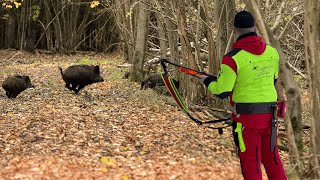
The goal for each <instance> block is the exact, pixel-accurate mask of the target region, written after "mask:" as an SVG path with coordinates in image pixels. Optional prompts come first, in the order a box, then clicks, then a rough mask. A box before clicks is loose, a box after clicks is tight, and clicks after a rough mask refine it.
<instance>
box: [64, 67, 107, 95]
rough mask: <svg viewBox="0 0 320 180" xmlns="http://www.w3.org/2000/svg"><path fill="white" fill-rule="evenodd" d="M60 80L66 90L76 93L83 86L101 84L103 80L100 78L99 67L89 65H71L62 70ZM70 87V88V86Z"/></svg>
mask: <svg viewBox="0 0 320 180" xmlns="http://www.w3.org/2000/svg"><path fill="white" fill-rule="evenodd" d="M58 68H59V69H60V72H61V76H62V79H63V80H64V82H65V83H66V86H65V87H66V88H68V89H70V90H72V91H74V92H75V93H78V92H79V91H80V90H81V89H83V88H84V87H85V86H87V85H89V84H93V83H98V82H103V81H104V79H103V78H102V77H101V76H100V68H99V66H90V65H73V66H69V67H68V68H67V69H65V70H62V68H61V67H58ZM70 85H71V86H70Z"/></svg>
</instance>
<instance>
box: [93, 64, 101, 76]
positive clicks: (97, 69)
mask: <svg viewBox="0 0 320 180" xmlns="http://www.w3.org/2000/svg"><path fill="white" fill-rule="evenodd" d="M94 72H95V73H97V74H99V73H100V67H99V66H98V65H97V66H95V67H94Z"/></svg>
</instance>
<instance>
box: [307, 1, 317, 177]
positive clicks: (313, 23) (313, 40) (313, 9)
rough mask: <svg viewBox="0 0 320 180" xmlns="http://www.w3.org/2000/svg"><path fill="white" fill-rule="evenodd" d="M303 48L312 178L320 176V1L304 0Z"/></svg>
mask: <svg viewBox="0 0 320 180" xmlns="http://www.w3.org/2000/svg"><path fill="white" fill-rule="evenodd" d="M304 8H305V19H304V20H305V22H304V23H305V30H304V33H305V50H306V60H307V69H308V79H309V92H310V108H311V134H310V142H311V144H310V146H311V148H310V169H309V174H311V178H312V179H318V178H320V157H319V154H320V138H319V137H320V121H319V119H320V111H319V110H320V97H319V96H320V84H319V83H320V80H319V76H320V65H319V64H320V35H319V32H320V2H319V1H318V0H310V1H305V3H304Z"/></svg>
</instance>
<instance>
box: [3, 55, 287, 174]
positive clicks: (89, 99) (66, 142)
mask: <svg viewBox="0 0 320 180" xmlns="http://www.w3.org/2000/svg"><path fill="white" fill-rule="evenodd" d="M82 63H85V64H91V63H93V64H100V69H101V73H102V77H104V78H105V82H102V83H97V84H93V85H90V86H87V87H85V88H84V89H83V90H82V91H80V93H79V94H78V95H76V94H74V93H72V92H70V91H69V90H67V89H66V88H65V87H64V82H63V80H62V78H61V75H60V72H59V70H58V68H57V66H61V67H62V68H63V69H64V68H66V67H68V66H69V65H73V64H82ZM123 63H124V61H123V60H122V59H121V58H120V56H117V55H109V56H105V55H101V54H85V55H80V54H79V55H73V56H67V55H48V54H39V53H37V54H28V53H25V52H17V51H8V50H6V51H0V65H1V69H0V82H1V83H2V82H3V80H4V78H5V77H7V76H9V75H15V74H21V75H28V76H30V78H31V81H32V83H33V84H34V85H35V86H36V87H35V88H31V89H27V90H25V91H24V92H22V93H21V94H20V95H19V96H18V97H17V98H16V99H8V98H7V97H6V96H5V92H4V91H3V89H1V90H0V127H1V128H0V156H1V160H0V179H122V180H126V179H223V180H227V179H230V180H231V179H232V180H233V179H242V174H241V170H240V166H239V159H238V157H237V155H236V153H235V151H234V145H233V140H232V136H231V128H228V129H227V130H225V132H224V133H223V134H222V135H219V134H218V132H217V131H216V130H210V129H208V128H203V127H199V126H197V125H196V124H194V123H193V122H191V121H190V120H189V119H188V117H187V116H185V115H184V114H183V113H182V112H181V111H180V110H179V109H178V108H177V107H176V106H174V105H172V104H173V103H172V102H173V101H172V98H171V97H168V96H164V95H159V94H157V93H156V92H154V91H152V90H150V89H148V90H144V91H141V90H139V89H140V85H139V84H138V83H134V82H129V81H128V80H126V79H122V78H121V77H122V75H123V74H124V71H125V69H123V68H117V65H118V64H123ZM169 101H172V102H169ZM279 137H280V138H282V139H284V142H286V141H285V133H284V131H280V133H279ZM280 153H281V156H282V158H283V161H284V164H285V165H287V164H288V161H289V160H288V154H287V152H286V151H281V152H280ZM264 179H267V178H266V176H265V175H264Z"/></svg>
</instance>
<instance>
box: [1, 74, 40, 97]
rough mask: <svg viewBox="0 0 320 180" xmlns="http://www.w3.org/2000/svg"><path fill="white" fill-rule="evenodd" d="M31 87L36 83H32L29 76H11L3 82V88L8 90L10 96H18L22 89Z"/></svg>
mask: <svg viewBox="0 0 320 180" xmlns="http://www.w3.org/2000/svg"><path fill="white" fill-rule="evenodd" d="M31 87H34V85H32V84H31V80H30V78H29V76H20V75H16V76H9V77H7V78H6V79H5V80H4V81H3V83H2V88H3V89H4V90H5V91H6V95H7V96H8V98H16V97H17V96H18V94H20V93H21V92H22V91H24V90H26V89H27V88H31Z"/></svg>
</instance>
